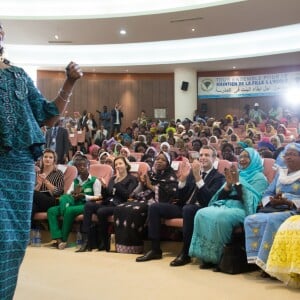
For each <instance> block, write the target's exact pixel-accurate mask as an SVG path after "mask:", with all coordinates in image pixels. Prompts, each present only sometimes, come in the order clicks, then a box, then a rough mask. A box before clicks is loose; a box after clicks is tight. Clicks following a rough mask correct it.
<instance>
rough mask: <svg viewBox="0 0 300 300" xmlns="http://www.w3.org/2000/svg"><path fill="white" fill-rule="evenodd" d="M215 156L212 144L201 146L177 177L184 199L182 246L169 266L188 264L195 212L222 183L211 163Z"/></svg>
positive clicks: (204, 204)
mask: <svg viewBox="0 0 300 300" xmlns="http://www.w3.org/2000/svg"><path fill="white" fill-rule="evenodd" d="M216 157H217V152H216V150H215V148H213V147H212V146H203V147H202V148H201V150H200V155H199V160H194V161H193V163H192V169H191V171H190V172H189V174H187V172H182V174H181V176H180V177H179V178H178V181H179V184H178V188H179V198H182V199H184V200H185V203H186V204H185V205H184V207H183V212H182V215H183V247H182V250H181V253H180V254H179V255H178V256H177V257H176V258H175V259H174V260H173V261H171V263H170V266H172V267H177V266H183V265H185V264H188V263H189V262H190V261H191V258H190V257H189V248H190V243H191V240H192V235H193V230H194V217H195V214H196V212H197V211H198V210H199V209H200V208H203V207H206V206H207V205H208V203H209V201H210V199H211V198H212V196H213V195H214V194H215V193H216V192H217V190H218V189H219V188H220V187H221V186H222V185H223V183H224V181H225V177H224V176H223V175H222V174H220V173H219V172H218V171H217V170H216V169H215V168H214V167H213V163H214V161H215V159H216Z"/></svg>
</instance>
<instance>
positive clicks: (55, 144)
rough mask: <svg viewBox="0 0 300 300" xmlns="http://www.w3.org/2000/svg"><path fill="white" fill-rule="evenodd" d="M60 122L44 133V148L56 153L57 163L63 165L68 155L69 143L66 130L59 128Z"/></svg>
mask: <svg viewBox="0 0 300 300" xmlns="http://www.w3.org/2000/svg"><path fill="white" fill-rule="evenodd" d="M61 123H62V120H60V121H57V122H56V123H55V125H54V126H53V127H51V128H50V129H48V130H47V132H46V148H49V149H51V150H53V151H55V152H56V154H57V163H58V164H65V163H66V161H67V158H68V154H69V148H70V141H69V133H68V130H67V129H66V128H63V127H62V126H61Z"/></svg>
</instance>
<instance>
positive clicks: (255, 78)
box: [198, 72, 300, 99]
mask: <svg viewBox="0 0 300 300" xmlns="http://www.w3.org/2000/svg"><path fill="white" fill-rule="evenodd" d="M295 87H297V88H299V87H300V72H289V73H277V74H262V75H251V76H231V77H230V76H225V77H198V98H200V99H204V98H205V99H208V98H242V97H262V96H276V95H280V94H283V93H285V92H286V91H287V90H288V89H290V88H295Z"/></svg>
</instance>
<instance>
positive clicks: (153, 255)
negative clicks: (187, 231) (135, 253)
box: [135, 250, 162, 262]
mask: <svg viewBox="0 0 300 300" xmlns="http://www.w3.org/2000/svg"><path fill="white" fill-rule="evenodd" d="M161 258H162V252H161V251H160V252H156V251H154V250H150V251H149V252H147V253H146V254H145V255H143V256H139V257H137V258H136V260H135V261H136V262H143V261H148V260H153V259H161Z"/></svg>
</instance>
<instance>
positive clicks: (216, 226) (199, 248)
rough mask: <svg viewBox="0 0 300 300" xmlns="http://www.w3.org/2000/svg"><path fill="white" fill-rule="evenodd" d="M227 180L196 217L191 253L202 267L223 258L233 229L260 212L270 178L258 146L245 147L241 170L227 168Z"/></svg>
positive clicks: (240, 159)
mask: <svg viewBox="0 0 300 300" xmlns="http://www.w3.org/2000/svg"><path fill="white" fill-rule="evenodd" d="M225 177H226V182H225V184H224V185H223V186H222V187H221V188H220V189H219V191H218V192H217V193H216V194H215V195H214V196H213V198H212V199H211V201H210V203H209V205H208V207H206V208H203V209H200V210H199V211H198V212H197V214H196V216H195V220H194V232H193V237H192V242H191V246H190V251H189V254H190V256H194V257H198V258H200V259H201V262H202V264H201V265H200V267H201V268H209V267H214V266H215V265H217V264H218V263H219V261H220V258H221V255H222V250H223V246H224V245H225V244H226V243H229V242H230V239H231V234H232V230H233V228H234V227H235V226H237V225H239V224H243V221H244V218H245V217H246V216H248V215H251V214H254V213H255V212H256V209H257V206H258V203H259V202H260V200H261V197H262V193H263V191H264V190H265V189H266V188H267V185H268V181H267V179H266V178H265V176H264V174H263V164H262V160H261V158H260V156H259V154H258V152H257V151H256V150H254V149H253V148H245V149H244V151H243V152H242V153H241V154H240V156H239V170H237V169H236V167H235V166H232V167H231V168H230V170H225Z"/></svg>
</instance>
